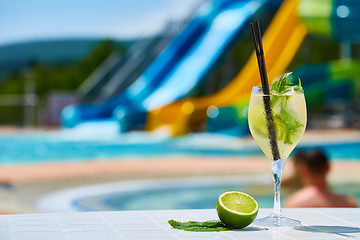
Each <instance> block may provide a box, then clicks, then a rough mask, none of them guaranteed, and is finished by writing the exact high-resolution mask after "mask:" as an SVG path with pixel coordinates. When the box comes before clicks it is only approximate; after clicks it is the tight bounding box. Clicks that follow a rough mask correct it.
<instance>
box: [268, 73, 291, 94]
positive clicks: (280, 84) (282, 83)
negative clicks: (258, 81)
mask: <svg viewBox="0 0 360 240" xmlns="http://www.w3.org/2000/svg"><path fill="white" fill-rule="evenodd" d="M290 74H292V72H289V73H284V74H283V75H281V77H280V79H279V80H277V81H276V82H275V83H274V84H273V85H272V87H271V91H272V92H276V93H278V94H283V93H285V92H287V91H288V90H287V86H290V85H291V84H292V83H291V82H289V81H288V80H287V78H288V76H290Z"/></svg>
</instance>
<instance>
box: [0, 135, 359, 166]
mask: <svg viewBox="0 0 360 240" xmlns="http://www.w3.org/2000/svg"><path fill="white" fill-rule="evenodd" d="M100 130H102V129H100ZM312 148H321V149H323V150H324V151H325V152H326V153H327V154H328V155H329V157H330V158H331V159H333V158H336V159H342V160H345V161H357V160H359V159H360V151H358V149H359V148H360V139H359V140H358V141H349V142H327V143H326V142H313V143H306V144H299V146H298V147H297V149H298V150H299V149H302V150H309V149H312ZM297 149H295V151H296V150H297ZM0 152H1V154H0V164H1V165H9V164H23V163H41V162H56V161H57V162H66V161H89V160H97V159H120V160H121V159H125V158H127V159H129V158H141V159H145V158H152V157H157V156H179V155H186V156H188V155H192V156H249V155H250V156H251V155H259V156H263V153H262V152H261V150H260V148H259V147H258V146H257V145H256V144H251V143H249V141H247V142H246V141H242V140H241V139H238V138H236V137H230V136H224V135H217V134H211V133H200V134H190V135H187V136H184V137H180V138H167V137H164V136H161V135H152V134H147V133H145V132H131V133H127V134H118V133H117V132H116V131H114V130H113V129H109V130H106V129H104V130H103V131H99V130H98V131H97V132H96V131H95V132H90V133H89V132H88V131H75V130H74V131H73V130H67V131H51V132H32V133H21V134H19V133H18V134H8V135H0Z"/></svg>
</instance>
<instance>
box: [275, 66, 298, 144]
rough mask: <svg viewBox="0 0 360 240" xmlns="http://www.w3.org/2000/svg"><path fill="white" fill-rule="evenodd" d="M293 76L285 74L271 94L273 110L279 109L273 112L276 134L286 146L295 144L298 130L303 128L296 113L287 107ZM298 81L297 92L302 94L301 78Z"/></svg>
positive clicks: (276, 83)
mask: <svg viewBox="0 0 360 240" xmlns="http://www.w3.org/2000/svg"><path fill="white" fill-rule="evenodd" d="M291 74H292V73H291V72H289V73H284V74H283V75H282V76H281V77H280V79H279V80H278V81H276V82H275V83H274V84H273V86H272V88H271V92H272V93H274V94H272V96H271V100H270V104H271V107H272V108H273V109H277V111H274V112H273V118H274V123H275V132H276V136H277V139H278V140H279V141H282V142H284V143H285V144H293V137H294V136H295V135H296V131H297V129H298V128H299V127H303V124H301V123H300V122H299V121H298V119H297V117H296V113H295V112H294V111H293V110H292V109H291V108H288V107H287V105H288V101H289V98H290V96H287V95H284V94H285V93H286V92H288V91H290V89H289V88H288V87H289V86H292V85H293V83H291V82H289V81H288V79H287V78H288V77H289V76H290V75H291ZM298 80H299V84H298V89H297V90H296V92H297V93H301V80H300V78H298Z"/></svg>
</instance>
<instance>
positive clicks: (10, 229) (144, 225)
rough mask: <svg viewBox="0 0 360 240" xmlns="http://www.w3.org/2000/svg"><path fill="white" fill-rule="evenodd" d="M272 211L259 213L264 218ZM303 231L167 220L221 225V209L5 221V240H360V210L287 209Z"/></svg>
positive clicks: (0, 232)
mask: <svg viewBox="0 0 360 240" xmlns="http://www.w3.org/2000/svg"><path fill="white" fill-rule="evenodd" d="M270 212H271V209H260V211H259V214H258V217H265V216H267V215H268V214H269V213H270ZM283 213H284V214H285V215H286V216H288V217H291V218H295V219H299V220H301V222H302V226H300V227H296V228H295V229H294V228H270V229H268V230H265V229H260V228H257V227H255V226H252V225H250V226H248V227H246V228H244V229H242V230H234V231H227V232H185V231H182V230H177V229H173V228H172V227H171V226H170V225H169V224H168V220H170V219H174V220H177V221H190V220H194V221H207V220H217V219H218V218H217V214H216V210H214V209H211V210H163V211H121V212H89V213H56V214H19V215H2V216H0V239H1V240H5V239H24V240H27V239H34V240H35V239H36V240H41V239H46V240H60V239H77V240H92V239H97V240H115V239H122V240H126V239H132V240H138V239H146V240H155V239H156V240H165V239H166V240H169V239H177V240H179V239H184V240H185V239H195V240H197V239H231V240H234V239H253V240H256V239H312V240H314V239H319V240H320V239H321V240H324V239H360V208H356V209H354V208H353V209H345V208H332V209H330V208H325V209H319V208H317V209H284V210H283Z"/></svg>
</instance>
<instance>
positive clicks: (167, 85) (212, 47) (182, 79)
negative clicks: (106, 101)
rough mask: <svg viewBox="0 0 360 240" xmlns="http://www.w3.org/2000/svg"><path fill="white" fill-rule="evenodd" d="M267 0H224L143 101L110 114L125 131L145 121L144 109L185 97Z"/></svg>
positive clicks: (243, 30) (247, 26)
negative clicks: (215, 13)
mask: <svg viewBox="0 0 360 240" xmlns="http://www.w3.org/2000/svg"><path fill="white" fill-rule="evenodd" d="M267 2H268V1H267V0H246V1H227V4H224V5H223V6H222V8H220V9H219V11H218V12H217V15H216V16H215V17H214V18H213V20H212V21H211V22H209V26H208V28H207V29H206V31H204V32H203V34H202V36H201V37H200V38H199V39H198V40H197V42H196V43H195V44H193V46H192V47H191V48H190V49H189V51H188V52H187V53H186V54H185V55H184V56H183V58H182V59H181V60H180V61H179V62H178V63H177V65H176V66H174V68H173V69H172V70H171V71H170V72H169V73H168V75H167V76H165V80H164V81H162V83H161V84H159V86H158V88H157V89H156V90H155V91H154V92H152V94H150V95H148V96H147V97H146V98H144V99H143V101H136V102H131V104H128V105H121V106H118V107H117V108H116V109H115V110H114V118H115V119H117V121H118V122H119V125H120V130H121V131H123V132H125V131H127V130H130V129H132V128H134V127H137V126H139V125H140V126H141V125H144V124H145V120H146V113H147V112H148V111H151V110H154V109H156V108H158V107H161V106H164V105H166V104H168V103H171V102H173V101H175V100H177V99H180V98H183V97H185V96H186V95H187V94H189V93H190V92H192V90H193V89H194V88H195V87H196V86H197V85H198V84H199V83H200V82H201V81H202V80H203V79H204V78H205V76H206V75H207V74H208V73H209V72H210V70H211V69H212V67H213V66H214V65H215V64H216V62H217V61H218V60H219V59H220V58H221V56H222V55H223V54H224V53H225V52H226V50H227V49H229V47H230V46H231V45H232V44H233V43H234V42H235V41H236V40H237V39H238V38H239V37H240V36H241V35H242V34H243V33H245V32H246V31H247V30H248V29H249V22H250V21H251V17H252V16H253V15H254V14H255V13H256V12H257V11H259V10H260V9H261V8H262V7H265V6H266V3H267Z"/></svg>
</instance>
